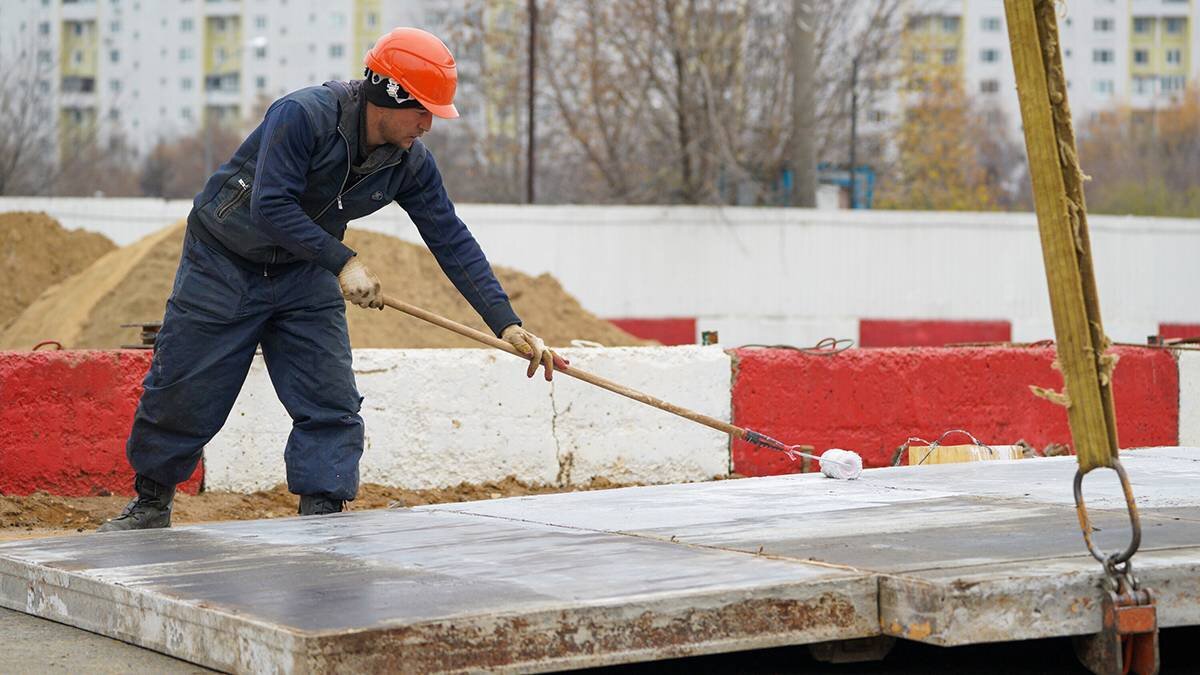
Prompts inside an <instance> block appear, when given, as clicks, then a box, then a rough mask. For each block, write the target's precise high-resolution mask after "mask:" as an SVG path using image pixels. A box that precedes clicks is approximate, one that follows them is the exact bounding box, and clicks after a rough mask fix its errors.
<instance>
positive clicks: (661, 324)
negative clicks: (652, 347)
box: [609, 317, 696, 346]
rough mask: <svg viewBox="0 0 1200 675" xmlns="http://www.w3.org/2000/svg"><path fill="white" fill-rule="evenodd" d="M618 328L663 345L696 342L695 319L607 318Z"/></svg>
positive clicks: (691, 343)
mask: <svg viewBox="0 0 1200 675" xmlns="http://www.w3.org/2000/svg"><path fill="white" fill-rule="evenodd" d="M609 321H610V322H612V323H614V324H616V325H617V327H618V328H620V329H621V330H623V331H625V332H626V333H629V334H630V335H634V336H637V337H640V338H642V339H643V340H658V341H659V342H661V343H662V344H664V345H668V346H670V345H694V344H696V319H695V318H694V317H693V318H683V319H679V318H676V319H609Z"/></svg>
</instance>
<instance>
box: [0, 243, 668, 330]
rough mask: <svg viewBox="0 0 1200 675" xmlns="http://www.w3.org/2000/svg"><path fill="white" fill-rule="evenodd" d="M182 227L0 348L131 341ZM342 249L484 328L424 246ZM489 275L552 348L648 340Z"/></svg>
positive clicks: (77, 289) (22, 324)
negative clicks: (573, 343) (581, 342)
mask: <svg viewBox="0 0 1200 675" xmlns="http://www.w3.org/2000/svg"><path fill="white" fill-rule="evenodd" d="M183 230H184V226H183V224H182V223H180V224H177V225H174V226H172V227H170V228H166V229H164V230H162V231H160V232H157V233H155V234H152V235H150V236H148V237H146V238H144V239H142V240H140V241H138V242H135V243H134V244H131V245H130V246H126V247H124V248H121V249H116V250H113V251H111V252H109V253H108V254H106V255H105V256H103V257H101V258H100V259H98V260H96V262H95V263H94V264H92V265H91V266H90V267H88V268H87V269H85V270H83V271H82V272H81V273H79V274H77V275H75V276H74V277H71V278H69V279H67V280H66V281H65V282H63V283H62V284H60V285H59V286H58V287H56V288H54V289H52V290H51V291H49V292H47V293H46V294H44V295H43V296H42V297H40V298H38V300H37V301H36V302H34V303H33V304H32V305H30V306H29V307H28V308H27V309H26V310H25V311H24V312H23V313H22V314H21V315H20V316H19V317H17V319H16V320H15V321H13V322H12V325H10V326H9V327H8V329H7V330H5V331H4V332H3V333H0V349H28V348H29V347H31V346H32V345H34V344H36V343H37V342H40V341H41V340H58V341H59V342H61V343H62V344H63V346H64V347H67V348H70V349H112V348H116V347H119V346H121V345H122V344H136V343H137V342H139V340H140V337H139V336H140V331H139V329H136V328H121V327H120V326H121V324H123V323H142V322H149V321H159V320H161V319H162V314H163V309H164V306H165V303H166V300H167V296H168V295H169V294H170V291H171V284H172V283H173V281H174V278H175V268H176V266H177V265H178V263H179V254H180V250H181V247H182V243H183ZM346 243H347V244H348V245H349V246H350V247H351V248H353V249H355V250H356V251H358V252H359V254H360V255H361V257H362V259H363V261H364V262H366V263H367V265H368V266H369V267H370V268H371V269H372V270H374V271H375V272H376V273H377V274H378V275H379V277H380V279H381V280H382V282H383V286H384V290H385V292H387V293H389V294H390V295H394V296H395V297H398V298H400V299H402V300H405V301H406V302H410V303H412V304H414V305H417V306H419V307H423V308H425V309H428V310H430V311H432V312H435V313H438V314H441V315H443V316H446V317H449V318H451V319H453V320H455V321H458V322H461V323H465V324H467V325H470V326H473V327H475V328H478V329H480V330H484V331H487V328H486V327H485V326H484V324H483V322H482V321H481V320H480V319H479V317H478V315H476V314H475V310H473V309H471V306H470V305H469V304H467V302H466V300H464V299H463V298H462V296H461V295H459V293H458V291H457V290H455V288H454V286H453V285H451V283H450V282H449V280H447V279H446V276H445V274H443V273H442V271H441V269H440V268H439V267H438V265H437V261H436V260H434V258H433V255H432V254H430V253H429V251H428V250H427V249H426V248H425V247H423V246H418V245H416V244H411V243H409V242H406V241H403V240H401V239H397V238H395V237H391V236H388V235H383V234H378V233H374V232H365V231H351V232H350V233H349V234H348V235H347V239H346ZM496 275H497V277H499V279H500V283H501V284H502V285H503V286H504V288H505V290H506V291H508V293H509V295H510V296H511V297H512V299H513V306H514V308H515V309H516V311H517V314H518V315H520V316H521V318H522V319H523V320H524V322H525V326H526V327H527V328H529V329H530V330H532V331H533V332H535V333H537V334H539V335H541V336H542V338H543V339H545V340H546V342H547V343H548V344H550V345H553V346H565V345H567V344H569V343H570V341H571V340H573V339H583V340H592V341H595V342H599V343H601V344H604V345H609V346H619V345H638V344H650V343H648V342H646V341H644V340H639V339H637V338H635V337H633V336H632V335H629V334H628V333H626V332H624V331H622V330H621V329H619V328H617V327H616V326H614V325H613V324H611V323H609V322H607V321H604V320H603V319H600V318H597V317H596V316H594V315H592V314H590V313H589V312H587V311H586V310H584V309H583V308H582V307H581V306H580V305H579V302H578V301H577V300H575V298H573V297H571V295H569V294H568V293H567V292H566V291H565V290H563V288H562V286H561V285H559V283H558V282H557V281H556V280H555V279H554V278H553V277H551V276H549V275H541V276H538V277H530V276H529V275H526V274H522V273H520V272H517V271H515V270H511V269H506V268H503V267H496ZM347 316H348V319H349V323H350V341H351V344H352V345H353V346H354V347H393V348H394V347H478V346H480V345H478V344H477V343H475V342H472V341H470V340H468V339H466V338H462V337H459V336H458V335H455V334H453V333H450V332H449V331H446V330H445V329H442V328H438V327H436V326H432V325H429V324H426V323H424V322H422V321H419V320H418V319H414V318H411V317H408V316H406V315H404V314H402V313H400V312H396V311H394V310H385V311H383V312H380V311H377V310H365V309H361V308H359V307H354V306H350V307H348V308H347Z"/></svg>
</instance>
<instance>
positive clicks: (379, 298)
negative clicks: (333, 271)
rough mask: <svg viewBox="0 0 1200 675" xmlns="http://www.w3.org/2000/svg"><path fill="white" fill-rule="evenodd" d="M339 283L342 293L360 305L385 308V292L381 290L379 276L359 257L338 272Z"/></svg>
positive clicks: (349, 261) (351, 260)
mask: <svg viewBox="0 0 1200 675" xmlns="http://www.w3.org/2000/svg"><path fill="white" fill-rule="evenodd" d="M338 284H339V285H341V287H342V295H343V296H344V297H345V298H346V299H347V300H349V301H350V302H352V303H354V304H356V305H358V306H359V307H373V308H375V309H383V294H382V293H381V292H380V288H381V286H380V284H379V277H377V276H375V274H374V273H372V272H371V270H369V269H367V266H366V265H364V264H362V262H360V261H359V259H358V258H351V259H350V260H348V261H347V262H346V264H345V266H343V267H342V271H341V272H339V273H338Z"/></svg>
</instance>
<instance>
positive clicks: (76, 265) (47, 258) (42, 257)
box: [0, 212, 116, 349]
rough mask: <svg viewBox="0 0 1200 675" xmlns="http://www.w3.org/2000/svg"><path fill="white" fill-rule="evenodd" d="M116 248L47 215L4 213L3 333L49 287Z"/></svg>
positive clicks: (0, 244)
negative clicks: (65, 225)
mask: <svg viewBox="0 0 1200 675" xmlns="http://www.w3.org/2000/svg"><path fill="white" fill-rule="evenodd" d="M115 248H116V245H115V244H113V243H112V242H111V241H109V240H108V238H107V237H105V236H104V235H101V234H96V233H94V232H83V231H80V230H75V231H67V230H65V229H63V226H62V225H59V223H58V221H57V220H55V219H53V218H51V217H50V216H48V215H46V214H44V213H27V212H12V213H0V329H3V328H4V327H5V326H7V325H8V324H10V323H11V322H12V321H13V319H15V318H16V317H17V315H19V314H20V313H21V312H22V311H23V310H24V309H25V308H26V307H28V306H29V304H30V303H32V302H33V301H34V300H35V299H37V297H38V296H39V295H41V293H42V292H43V291H45V290H46V289H47V288H49V287H50V286H52V285H54V284H56V283H58V282H60V281H62V280H63V279H66V278H67V277H69V276H71V275H73V274H75V273H77V272H79V271H81V270H83V269H84V268H86V267H87V266H88V265H91V264H92V263H93V262H95V260H96V259H97V258H99V257H100V256H102V255H104V254H105V253H107V252H109V251H111V250H113V249H115ZM33 345H34V343H33V342H31V343H29V344H25V345H23V347H25V348H26V349H28V348H29V347H32V346H33Z"/></svg>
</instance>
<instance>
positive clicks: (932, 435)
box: [733, 347, 1179, 476]
mask: <svg viewBox="0 0 1200 675" xmlns="http://www.w3.org/2000/svg"><path fill="white" fill-rule="evenodd" d="M1116 352H1117V353H1118V354H1119V355H1120V357H1121V360H1120V362H1119V364H1118V366H1117V368H1116V372H1115V375H1114V393H1115V396H1116V401H1115V405H1116V410H1117V427H1118V433H1119V435H1120V442H1121V447H1136V446H1146V445H1175V444H1177V443H1178V442H1179V370H1178V366H1177V364H1176V362H1175V359H1174V357H1173V356H1172V355H1171V354H1170V353H1169V352H1166V351H1163V350H1151V349H1137V348H1131V347H1122V348H1118V349H1117V350H1116ZM733 355H734V359H735V367H734V368H735V371H734V373H735V374H734V385H733V422H734V424H737V425H739V426H742V427H748V428H750V429H753V430H755V431H759V432H761V433H765V434H767V435H770V436H773V437H775V438H777V439H779V440H781V441H783V442H785V443H804V444H810V445H813V446H814V447H816V449H817V451H818V452H822V451H824V450H826V449H828V448H833V447H837V448H845V449H847V450H853V451H855V452H857V453H859V454H860V455H862V456H863V460H864V463H865V464H866V465H867V466H876V467H878V466H887V465H888V464H889V462H890V461H891V458H892V454H893V453H894V452H895V450H896V448H898V447H899V446H900V445H902V444H903V443H904V442H905V440H906V439H908V438H909V437H910V436H917V437H920V438H924V439H926V440H929V441H933V440H935V439H936V438H937V437H938V436H940V435H941V434H942V433H943V432H944V431H947V430H950V429H966V430H967V431H969V432H971V433H973V434H974V435H975V436H976V437H977V438H979V439H980V440H981V441H982V442H985V443H994V444H997V445H1007V444H1011V443H1013V442H1014V441H1016V440H1018V439H1022V438H1023V439H1025V440H1026V441H1028V442H1029V443H1031V444H1033V445H1034V446H1035V447H1037V448H1039V449H1040V448H1044V447H1045V446H1046V445H1048V444H1050V443H1065V444H1068V445H1069V444H1070V440H1071V434H1070V429H1069V427H1068V425H1067V414H1066V409H1065V408H1062V407H1060V406H1058V405H1055V404H1053V403H1050V402H1049V401H1046V400H1043V399H1041V398H1037V397H1035V396H1034V395H1033V394H1032V393H1031V392H1030V391H1029V385H1031V384H1033V385H1038V386H1041V387H1047V388H1052V389H1054V390H1056V391H1057V390H1061V389H1062V375H1061V374H1060V373H1059V372H1058V371H1056V370H1053V369H1052V368H1051V367H1050V364H1051V362H1052V361H1053V360H1054V349H1053V348H1037V349H1022V348H1012V347H987V348H959V349H866V350H864V349H852V350H849V351H847V352H843V353H841V354H838V355H836V356H810V355H805V354H801V353H798V352H795V351H790V350H770V349H739V350H734V351H733ZM960 438H961V437H960ZM733 466H734V470H735V471H737V472H738V473H741V474H743V475H749V476H762V475H772V474H781V473H794V472H797V471H799V470H800V466H799V464H797V463H794V462H792V461H791V460H789V459H788V458H787V457H784V456H783V455H781V454H780V453H777V452H774V451H771V450H766V449H763V448H758V447H755V446H751V445H749V444H747V443H745V442H742V441H737V442H735V443H734V445H733Z"/></svg>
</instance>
